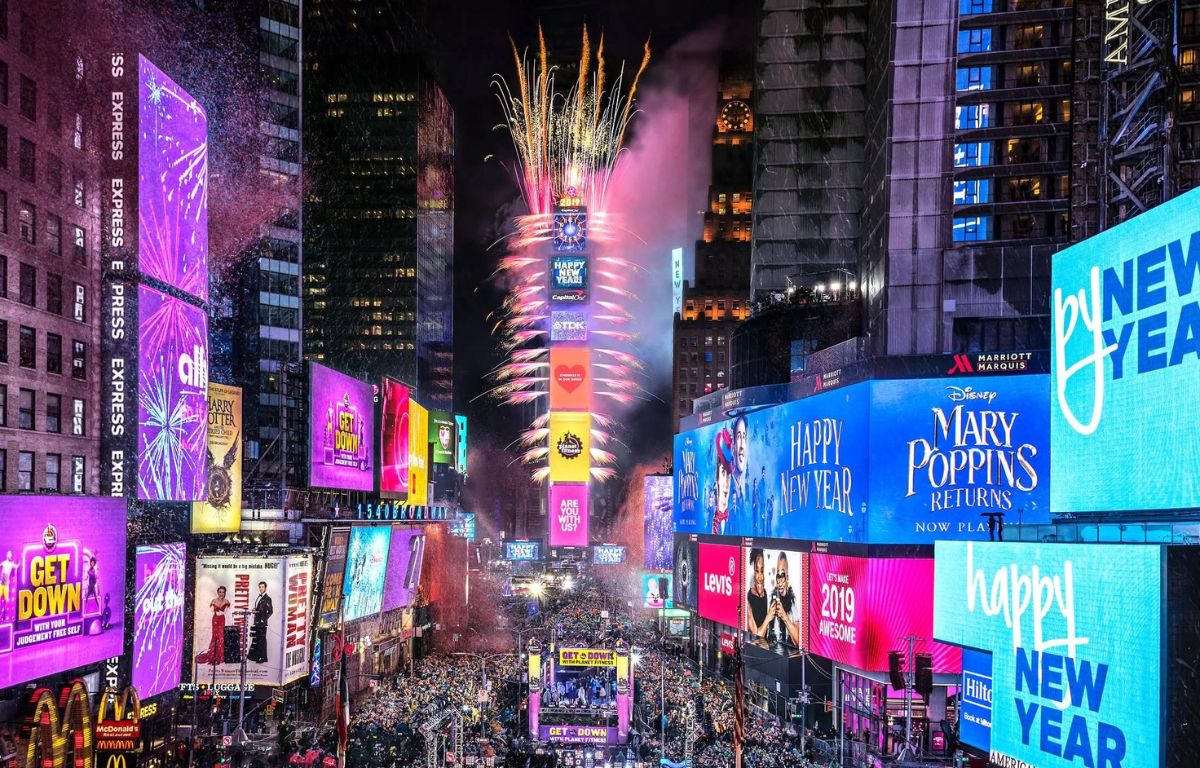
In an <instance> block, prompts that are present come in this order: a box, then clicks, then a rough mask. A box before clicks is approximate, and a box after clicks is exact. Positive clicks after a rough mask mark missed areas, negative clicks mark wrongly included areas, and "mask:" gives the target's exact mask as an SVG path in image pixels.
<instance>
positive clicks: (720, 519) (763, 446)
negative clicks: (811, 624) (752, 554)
mask: <svg viewBox="0 0 1200 768" xmlns="http://www.w3.org/2000/svg"><path fill="white" fill-rule="evenodd" d="M868 386H869V384H868V383H862V384H857V385H853V386H849V387H844V388H842V389H837V390H833V391H830V392H826V393H824V394H821V395H816V396H813V397H809V398H806V399H804V400H797V401H795V402H790V403H786V404H784V405H781V406H779V407H776V408H768V409H764V410H759V411H752V412H750V413H746V414H744V415H741V416H738V417H737V418H733V419H728V420H724V421H720V422H717V423H714V424H709V425H707V426H704V427H701V428H699V429H694V430H691V431H689V432H682V433H680V434H677V435H675V453H674V456H675V459H674V472H675V483H674V485H675V494H674V495H675V501H674V504H675V507H674V508H675V530H677V531H680V532H687V533H715V534H723V535H740V536H770V537H775V538H795V539H819V540H825V541H863V540H865V538H866V535H867V531H866V520H865V519H864V518H865V514H864V513H865V510H866V502H867V478H866V475H867V456H868V454H867V432H868V430H867V419H868V399H869V389H868Z"/></svg>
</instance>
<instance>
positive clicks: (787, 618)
mask: <svg viewBox="0 0 1200 768" xmlns="http://www.w3.org/2000/svg"><path fill="white" fill-rule="evenodd" d="M770 614H771V619H770V636H771V642H773V643H778V644H780V645H790V646H793V647H795V648H799V647H800V601H799V600H798V599H796V593H795V591H794V590H793V589H792V585H791V582H790V581H789V580H788V560H787V553H786V552H780V553H779V556H778V557H777V558H776V560H775V588H774V589H772V590H771V607H770Z"/></svg>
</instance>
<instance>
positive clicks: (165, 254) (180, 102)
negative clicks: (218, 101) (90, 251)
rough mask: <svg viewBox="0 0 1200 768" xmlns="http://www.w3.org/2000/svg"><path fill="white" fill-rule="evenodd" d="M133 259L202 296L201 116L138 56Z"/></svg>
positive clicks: (204, 168) (204, 124) (204, 202)
mask: <svg viewBox="0 0 1200 768" xmlns="http://www.w3.org/2000/svg"><path fill="white" fill-rule="evenodd" d="M138 261H139V263H140V269H141V271H142V273H143V274H145V275H147V276H149V277H153V278H155V279H156V280H161V281H162V282H164V283H166V284H167V285H170V286H172V287H173V288H178V289H179V290H181V291H183V292H184V293H189V294H191V295H192V296H195V297H197V298H199V299H200V300H202V301H207V300H208V117H207V115H206V114H205V112H204V107H203V106H201V105H200V103H199V102H197V101H196V100H195V99H193V98H192V97H191V96H190V95H189V94H188V93H187V91H185V90H183V89H182V88H180V87H179V86H178V85H177V84H176V83H175V82H174V81H173V80H171V78H169V77H167V75H166V74H164V73H163V71H162V70H160V69H159V68H158V67H156V66H154V64H152V63H151V62H150V61H149V60H148V59H146V58H145V57H143V56H139V57H138Z"/></svg>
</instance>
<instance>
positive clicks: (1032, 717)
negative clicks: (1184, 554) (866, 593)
mask: <svg viewBox="0 0 1200 768" xmlns="http://www.w3.org/2000/svg"><path fill="white" fill-rule="evenodd" d="M1146 236H1147V238H1149V237H1150V234H1148V233H1147V235H1146ZM1147 242H1153V241H1151V240H1149V239H1148V240H1147ZM1165 551H1166V548H1165V547H1158V546H1153V545H1147V544H1135V545H1122V544H1061V543H1053V544H1036V543H1028V544H1024V543H1008V542H938V543H937V544H936V545H935V558H936V562H937V575H936V580H935V589H934V622H933V636H934V637H936V638H937V639H938V640H941V641H943V642H950V643H956V644H959V645H965V646H969V647H971V648H977V649H979V650H982V651H986V652H990V653H991V728H990V745H989V747H990V749H989V753H990V754H989V757H990V760H991V762H993V763H996V764H999V765H1021V764H1028V765H1036V766H1038V768H1079V766H1084V765H1093V766H1118V765H1119V766H1121V768H1160V767H1161V766H1162V765H1163V764H1164V760H1165V759H1166V755H1164V750H1163V728H1164V727H1166V723H1167V718H1166V717H1165V715H1164V694H1163V680H1164V679H1165V671H1164V670H1165V668H1166V666H1167V661H1166V659H1164V658H1163V656H1162V651H1163V649H1164V647H1165V645H1166V638H1165V637H1164V636H1163V621H1164V611H1163V595H1164V584H1163V570H1164V568H1163V566H1164V563H1163V557H1164V553H1165ZM976 693H977V692H976ZM965 715H966V710H964V717H965ZM967 732H969V731H967V730H964V733H967Z"/></svg>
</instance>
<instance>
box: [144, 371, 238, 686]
mask: <svg viewBox="0 0 1200 768" xmlns="http://www.w3.org/2000/svg"><path fill="white" fill-rule="evenodd" d="M206 464H207V466H208V499H207V501H198V502H195V503H194V504H192V533H237V531H238V530H239V529H240V528H241V527H242V390H241V388H240V387H230V386H226V385H225V384H217V383H216V382H213V381H210V382H209V383H208V455H207V461H206ZM139 690H140V689H139Z"/></svg>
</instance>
